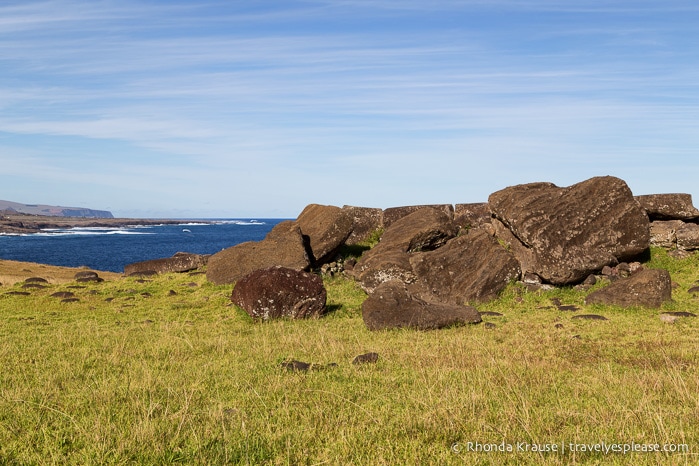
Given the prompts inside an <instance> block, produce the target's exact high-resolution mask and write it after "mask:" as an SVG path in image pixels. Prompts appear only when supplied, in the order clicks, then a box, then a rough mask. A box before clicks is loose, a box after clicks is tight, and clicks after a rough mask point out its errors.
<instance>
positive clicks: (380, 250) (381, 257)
mask: <svg viewBox="0 0 699 466" xmlns="http://www.w3.org/2000/svg"><path fill="white" fill-rule="evenodd" d="M455 235H456V227H455V226H454V224H453V222H452V220H451V218H450V217H449V215H447V214H446V213H444V212H443V211H441V210H437V209H433V208H429V207H427V208H423V209H420V210H417V211H415V212H413V213H412V214H410V215H407V216H405V217H403V218H401V219H400V220H398V221H396V222H395V223H393V224H392V225H391V226H390V227H389V228H388V229H386V231H385V232H384V234H383V236H381V241H380V242H379V244H377V245H376V246H374V247H373V248H372V249H371V250H369V251H367V252H366V253H364V255H362V257H361V259H360V260H359V262H357V265H356V266H355V267H354V271H353V274H354V276H355V278H357V279H358V281H359V282H360V284H361V285H362V287H363V288H364V289H365V290H366V291H367V292H371V291H372V290H373V289H374V288H375V287H376V286H377V285H378V284H380V283H382V282H385V281H388V280H392V279H396V278H398V279H401V280H402V281H403V282H404V283H410V282H411V281H412V279H413V277H414V274H413V272H412V268H411V266H410V261H409V257H408V254H409V253H413V252H419V251H430V250H434V249H437V248H438V247H440V246H442V245H444V244H445V243H446V242H447V241H448V240H449V239H451V238H453V237H454V236H455Z"/></svg>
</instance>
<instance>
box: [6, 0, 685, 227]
mask: <svg viewBox="0 0 699 466" xmlns="http://www.w3.org/2000/svg"><path fill="white" fill-rule="evenodd" d="M658 5H660V4H658V3H657V2H648V1H631V0H629V1H616V2H598V3H594V2H592V3H591V2H583V1H573V2H554V1H546V0H531V1H517V2H513V1H509V0H494V1H488V2H485V1H437V2H412V1H402V2H391V1H382V0H379V1H378V2H363V1H359V0H350V1H338V2H334V1H333V2H324V1H304V2H289V3H286V4H285V5H284V6H283V7H279V6H278V4H277V2H256V3H255V4H254V5H253V6H249V5H248V6H243V5H242V4H238V3H236V4H232V3H228V2H222V3H196V4H193V3H192V2H166V3H165V2H162V3H157V2H156V3H146V2H140V1H126V2H114V1H101V2H74V1H54V2H31V1H30V2H22V3H20V2H14V3H10V4H7V5H5V6H0V68H2V69H3V70H4V72H3V73H2V75H0V158H2V157H4V159H3V161H4V162H7V163H8V165H7V166H8V167H10V168H11V169H12V170H13V172H12V173H20V172H21V176H23V177H31V176H35V177H39V176H41V177H47V176H51V173H60V176H58V175H57V176H56V177H54V178H51V179H52V180H53V181H54V182H56V183H58V182H59V179H64V180H69V181H70V182H71V183H77V182H78V181H77V180H79V178H80V174H79V172H77V171H76V170H78V169H79V165H80V164H78V163H75V164H73V162H72V160H73V158H76V159H75V160H77V159H79V156H80V155H79V153H83V154H85V157H88V155H87V154H101V156H100V157H98V158H97V159H94V160H101V162H100V163H103V164H105V165H104V166H108V167H109V173H108V174H104V173H103V174H100V170H99V167H98V166H97V165H96V162H95V164H93V165H92V166H91V167H89V170H91V171H86V172H85V173H88V174H89V177H90V179H99V180H102V184H103V185H105V186H113V187H116V186H120V187H121V188H122V189H123V188H125V187H130V186H133V187H134V190H136V191H138V192H141V193H142V192H143V191H142V190H143V189H144V186H146V185H148V184H150V187H149V188H146V192H150V193H152V195H153V197H152V200H151V202H153V203H154V204H156V203H164V202H167V200H168V199H173V198H174V197H177V196H178V194H177V193H176V192H175V190H174V189H172V188H171V186H172V185H177V184H179V183H182V182H183V180H184V179H187V178H188V175H190V174H195V175H196V176H192V177H191V178H192V179H193V180H196V181H192V182H193V183H195V184H194V186H196V187H197V189H196V190H198V191H201V192H204V191H206V190H208V189H209V187H210V186H211V185H212V180H215V182H216V183H218V184H217V186H218V188H217V190H220V189H223V190H224V191H225V192H226V193H227V195H228V196H230V197H231V198H245V197H246V196H249V193H248V191H246V190H255V187H256V186H257V187H259V186H263V185H264V180H265V179H270V180H274V184H275V186H282V187H284V188H285V189H286V191H294V193H295V194H294V195H285V199H284V201H279V200H277V199H275V196H274V195H273V193H271V192H270V193H269V194H264V195H262V194H261V195H260V196H258V197H257V198H256V199H255V200H254V202H257V205H259V206H263V205H264V206H265V207H264V208H270V206H271V205H276V204H277V203H285V204H286V208H287V209H289V213H292V214H293V213H295V211H296V209H300V208H301V207H302V205H298V206H294V205H292V203H293V202H303V201H302V200H303V199H306V200H307V202H323V199H317V198H314V196H316V195H317V193H318V192H321V193H323V197H324V199H325V200H326V201H334V202H336V203H352V200H351V199H347V200H342V199H341V197H342V195H347V196H348V198H349V197H352V198H354V199H356V200H366V199H367V197H366V196H376V197H381V198H383V199H387V201H388V200H391V202H390V203H392V204H394V203H395V202H397V201H398V199H399V198H400V197H401V196H406V197H411V200H410V201H408V200H406V202H412V201H413V200H414V198H415V197H420V196H424V197H429V198H430V199H437V198H441V199H443V198H446V197H449V196H452V195H456V193H457V192H459V190H460V189H462V190H464V189H465V190H471V193H472V194H471V195H472V196H476V193H480V196H479V197H480V199H483V198H484V197H486V196H487V194H488V193H487V190H488V189H490V188H489V187H491V188H492V189H499V188H500V187H502V186H500V185H498V184H497V183H498V182H499V181H500V180H501V179H502V180H503V181H505V180H506V181H508V182H509V181H520V182H524V181H526V179H521V178H522V177H524V176H525V175H529V174H531V173H545V174H547V172H548V171H550V177H551V178H556V177H558V178H560V179H563V180H569V179H571V178H572V177H575V176H579V175H581V174H584V173H591V174H594V173H593V172H594V171H595V170H603V171H604V170H607V169H608V170H614V171H616V170H618V171H619V172H621V171H623V167H624V166H625V165H629V164H630V160H631V159H632V158H633V154H637V155H638V157H639V158H640V159H642V160H643V162H642V164H643V166H645V167H658V166H660V165H663V164H668V163H673V162H674V161H678V160H683V162H682V163H684V164H687V163H694V164H696V162H691V161H686V159H684V158H683V157H685V156H686V154H687V153H689V152H691V150H692V148H695V147H697V145H698V144H697V143H699V136H697V135H695V133H696V131H695V130H694V128H696V124H697V122H698V120H699V105H698V104H699V97H697V96H699V94H697V92H696V90H697V84H696V83H697V82H699V80H697V78H698V77H699V68H698V67H697V64H696V63H697V62H696V60H687V57H690V58H691V57H692V54H693V53H695V52H693V49H692V47H691V46H690V45H688V43H687V37H688V36H691V37H694V36H695V35H696V34H695V32H694V31H693V29H692V28H690V27H689V22H687V21H680V22H679V24H678V27H679V29H678V30H676V29H673V28H669V27H668V25H667V23H666V22H665V21H654V20H653V17H652V16H653V15H652V14H649V13H651V12H653V11H657V12H660V13H662V15H665V16H666V15H671V14H675V13H676V12H677V11H680V10H681V11H683V12H685V13H691V12H692V11H693V10H692V9H693V6H692V5H693V3H689V2H684V1H671V2H669V3H663V4H662V5H664V7H661V6H658ZM416 10H421V11H416ZM581 10H585V11H587V12H589V13H591V15H581V16H580V17H579V16H576V15H569V13H572V12H575V11H581ZM367 11H371V12H377V13H376V15H370V16H367ZM338 12H342V14H341V15H339V14H338ZM444 12H446V13H444ZM533 12H545V13H546V15H547V16H546V20H545V21H548V23H546V22H545V21H544V20H542V19H540V18H539V17H538V16H537V15H534V16H532V13H533ZM620 13H623V14H620ZM471 14H473V15H477V16H478V19H477V20H474V19H470V15H471ZM425 15H427V16H425ZM665 16H663V17H665ZM679 16H682V15H679ZM679 16H678V17H679ZM637 17H641V20H637ZM425 18H427V19H425ZM581 18H582V19H581ZM586 18H588V19H586ZM423 19H425V20H424V21H423ZM530 19H531V20H532V21H531V22H530V21H528V20H530ZM598 19H602V21H597V20H598ZM488 21H492V23H493V24H494V25H497V26H490V25H489V24H488ZM372 22H373V23H372ZM462 22H463V25H462V24H461V23H462ZM542 25H543V26H542ZM678 31H679V32H678ZM3 135H5V136H6V139H10V140H12V143H11V144H10V143H8V144H5V145H2V142H3ZM32 139H36V140H39V139H41V140H43V141H44V142H43V143H42V144H38V143H36V142H34V143H32V142H31V140H32ZM48 140H51V141H53V142H54V143H55V144H57V145H60V144H63V142H65V141H70V144H68V143H67V142H66V145H70V146H71V147H74V148H75V151H76V152H77V153H78V154H77V155H76V153H75V152H74V153H73V154H72V155H71V154H70V152H69V151H67V150H50V149H49V148H50V146H51V142H47V141H48ZM678 141H681V142H678ZM18 150H24V151H29V152H28V153H31V154H32V158H31V159H29V158H27V159H24V158H23V159H21V160H20V159H16V160H14V161H13V162H12V163H10V160H12V153H13V152H14V153H16V152H17V151H18ZM119 151H122V152H121V153H120V152H119ZM667 154H670V155H667ZM661 155H664V160H662V161H661V160H660V158H661ZM71 157H72V158H71ZM68 159H70V160H71V162H70V164H66V161H68ZM23 160H26V162H25V161H23ZM29 160H32V162H31V163H32V165H36V166H43V167H50V169H43V171H42V172H37V171H32V170H30V169H28V168H26V167H25V169H23V168H22V167H23V164H29V162H28V161H29ZM168 160H169V161H170V165H167V163H166V161H168ZM401 161H402V162H401ZM636 162H637V161H636ZM636 162H635V163H636ZM678 163H679V162H678ZM86 165H88V166H89V165H90V164H86ZM421 165H422V166H421ZM61 166H70V170H71V171H70V172H68V173H67V172H65V171H61V170H58V171H57V172H56V171H54V172H52V171H51V170H53V169H56V167H61ZM508 166H510V167H516V169H513V170H512V172H508V171H507V170H506V169H507V167H508ZM445 167H448V169H445ZM571 167H574V169H573V168H571ZM369 168H370V170H369ZM367 171H371V172H372V173H366V172H367ZM474 171H481V172H483V173H487V174H488V175H487V176H482V177H480V178H481V179H480V180H479V181H478V182H474V183H472V186H471V187H469V188H468V189H466V188H459V184H460V183H461V182H462V181H463V177H461V176H459V173H460V172H474ZM5 173H10V172H7V171H6V172H5ZM32 173H33V174H34V175H32ZM227 173H230V174H236V173H244V174H245V176H244V177H243V179H240V180H238V181H237V182H236V183H234V184H233V185H230V183H229V184H228V185H227V184H226V179H227V175H226V174H227ZM343 173H353V174H354V177H353V180H354V183H361V184H362V185H361V187H359V188H358V191H361V192H363V193H366V196H365V197H361V196H359V195H358V194H356V193H350V194H349V195H348V194H347V193H346V192H345V191H344V190H342V193H337V194H335V193H333V190H332V186H336V185H338V184H341V183H342V180H343ZM146 174H147V175H146ZM18 176H19V175H18ZM231 176H233V175H231ZM636 176H638V177H639V178H642V175H640V174H639V175H636ZM392 177H394V178H395V180H406V181H405V183H404V184H405V186H406V187H404V188H403V189H400V186H399V185H400V184H401V182H400V181H395V180H394V179H393V178H392ZM541 177H542V178H547V177H549V176H546V175H542V176H541ZM380 178H382V179H384V180H385V182H390V183H393V184H395V185H396V186H395V189H392V190H391V194H390V195H389V194H387V193H386V190H385V189H384V190H383V191H382V187H381V185H380V184H379V183H377V180H378V179H380ZM440 178H441V179H440ZM83 179H85V178H83ZM437 179H440V180H439V181H435V180H437ZM146 180H148V181H146ZM199 180H209V181H199ZM251 180H254V182H252V181H251ZM320 180H323V181H322V184H323V185H327V186H328V187H327V189H323V190H320V191H319V190H318V189H316V188H317V185H318V184H321V181H320ZM364 180H371V181H366V182H365V181H364ZM389 180H390V181H389ZM408 180H410V181H408ZM416 180H427V181H429V183H425V185H424V186H425V189H424V190H422V191H421V190H415V189H411V188H410V187H408V186H410V185H411V184H412V183H415V182H416ZM556 181H557V180H556ZM220 186H226V188H221V187H220ZM659 189H660V188H659ZM158 192H160V193H163V194H162V198H161V200H160V201H157V200H156V198H157V197H158ZM463 195H464V197H469V196H470V195H467V194H466V193H464V194H463ZM173 196H174V197H173ZM198 196H199V198H197V202H204V200H205V199H206V198H207V197H208V196H210V194H209V195H207V194H199V195H198ZM195 197H197V196H195ZM214 197H215V196H214ZM252 197H254V196H252ZM389 198H390V199H389ZM17 200H19V201H22V199H17ZM461 200H465V201H467V200H469V199H454V202H459V201H461ZM476 200H477V199H476ZM444 201H445V202H446V201H447V200H446V199H444ZM182 202H185V200H184V199H183V201H182ZM218 205H219V206H220V208H221V209H226V208H228V207H227V203H224V202H220V203H219V204H218ZM99 207H100V206H95V208H99ZM260 208H262V207H260Z"/></svg>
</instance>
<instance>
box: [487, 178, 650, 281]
mask: <svg viewBox="0 0 699 466" xmlns="http://www.w3.org/2000/svg"><path fill="white" fill-rule="evenodd" d="M488 204H489V205H490V208H491V211H492V212H493V214H494V215H495V217H496V218H497V220H498V221H494V222H493V224H494V225H495V227H496V231H497V232H498V236H500V238H501V239H503V240H504V241H506V242H507V243H509V245H510V246H511V247H512V251H513V253H514V255H515V257H517V259H518V260H519V262H520V264H521V266H522V272H523V273H527V272H530V273H534V274H537V275H538V276H539V277H541V278H542V279H543V280H544V281H547V282H550V283H553V284H555V285H565V284H569V283H575V282H579V281H581V280H583V279H585V278H586V277H587V276H588V275H590V274H591V273H593V272H595V271H598V270H600V269H601V268H602V267H604V266H605V265H614V264H616V263H618V262H619V261H623V260H627V259H631V258H633V257H634V256H637V255H639V254H641V253H642V252H644V251H645V250H647V249H648V247H649V245H650V226H649V220H648V215H647V214H646V212H645V211H644V210H643V209H642V208H641V206H640V205H639V203H638V202H637V201H636V200H635V199H634V197H633V194H632V193H631V190H630V189H629V187H628V186H627V185H626V183H625V182H624V181H623V180H620V179H619V178H614V177H611V176H605V177H596V178H591V179H589V180H587V181H583V182H581V183H578V184H575V185H573V186H570V187H567V188H559V187H558V186H556V185H554V184H552V183H530V184H524V185H518V186H513V187H509V188H505V189H503V190H501V191H498V192H495V193H493V194H491V195H490V197H489V198H488Z"/></svg>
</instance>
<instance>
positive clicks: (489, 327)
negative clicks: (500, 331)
mask: <svg viewBox="0 0 699 466" xmlns="http://www.w3.org/2000/svg"><path fill="white" fill-rule="evenodd" d="M483 326H484V327H485V328H487V329H489V330H490V329H494V328H495V327H497V325H495V324H494V323H492V322H486V323H485V324H483Z"/></svg>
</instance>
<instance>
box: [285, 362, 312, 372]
mask: <svg viewBox="0 0 699 466" xmlns="http://www.w3.org/2000/svg"><path fill="white" fill-rule="evenodd" d="M282 367H283V368H284V369H287V370H290V371H299V372H306V371H308V369H310V368H311V365H310V364H309V363H307V362H302V361H297V360H295V359H292V360H291V361H284V362H282Z"/></svg>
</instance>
